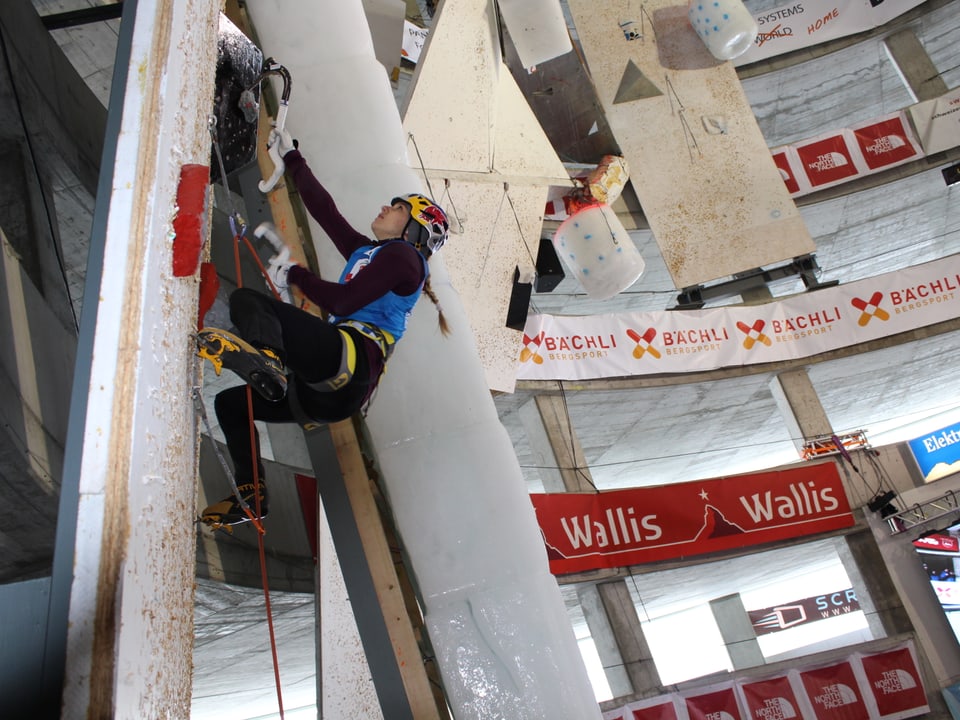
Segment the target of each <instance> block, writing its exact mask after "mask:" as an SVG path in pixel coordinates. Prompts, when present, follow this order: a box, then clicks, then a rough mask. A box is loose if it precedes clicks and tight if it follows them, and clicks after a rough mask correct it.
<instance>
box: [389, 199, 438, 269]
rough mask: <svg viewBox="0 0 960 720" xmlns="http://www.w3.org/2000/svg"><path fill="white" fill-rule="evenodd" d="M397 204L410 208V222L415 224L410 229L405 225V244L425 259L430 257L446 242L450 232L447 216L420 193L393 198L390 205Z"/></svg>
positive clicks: (408, 225) (408, 224)
mask: <svg viewBox="0 0 960 720" xmlns="http://www.w3.org/2000/svg"><path fill="white" fill-rule="evenodd" d="M398 202H402V203H405V204H407V205H409V206H410V220H411V221H412V222H416V223H417V227H411V226H410V223H407V228H406V229H407V242H409V243H411V244H412V245H413V246H414V247H415V248H416V249H417V250H419V251H420V252H421V253H423V255H424V256H425V257H430V255H432V254H433V253H435V252H436V251H437V250H439V249H440V248H441V246H442V245H443V243H444V242H446V239H447V233H448V231H449V230H450V223H448V222H447V214H446V213H445V212H444V211H443V209H442V208H441V207H440V206H439V205H437V204H436V203H435V202H433V200H431V199H430V198H428V197H427V196H426V195H421V194H420V193H410V194H408V195H401V196H399V197H395V198H394V199H393V200H391V201H390V204H391V205H393V204H394V203H398Z"/></svg>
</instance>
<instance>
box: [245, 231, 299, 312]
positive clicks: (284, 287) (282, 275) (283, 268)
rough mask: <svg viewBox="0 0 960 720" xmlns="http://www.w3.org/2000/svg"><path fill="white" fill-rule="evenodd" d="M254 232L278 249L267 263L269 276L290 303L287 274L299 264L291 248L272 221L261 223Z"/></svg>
mask: <svg viewBox="0 0 960 720" xmlns="http://www.w3.org/2000/svg"><path fill="white" fill-rule="evenodd" d="M253 234H254V235H255V236H256V237H258V238H266V240H267V242H269V243H270V245H271V246H273V249H274V250H275V251H276V253H277V254H276V255H274V256H273V257H272V258H270V261H269V262H268V263H267V268H266V272H267V277H268V278H269V280H270V282H271V283H273V287H274V289H275V290H276V291H277V294H278V295H279V296H280V299H281V300H283V301H284V302H286V303H289V302H290V301H291V298H290V282H289V280H288V279H287V275H288V274H289V272H290V268H291V267H293V266H294V265H296V264H297V263H296V262H294V261H293V259H292V258H291V254H290V248H289V247H288V246H287V244H286V243H285V242H283V240H282V239H281V237H280V236H279V235H278V234H277V231H276V228H274V226H273V224H272V223H268V222H265V223H260V224H259V225H258V226H257V229H256V230H254V231H253Z"/></svg>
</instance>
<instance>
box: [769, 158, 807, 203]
mask: <svg viewBox="0 0 960 720" xmlns="http://www.w3.org/2000/svg"><path fill="white" fill-rule="evenodd" d="M773 162H774V163H775V164H776V166H777V170H779V171H780V177H781V178H783V182H784V184H785V185H786V186H787V192H789V193H790V194H791V195H794V194H796V193H798V192H800V183H798V182H797V178H796V177H795V176H794V174H793V168H792V167H790V160H789V159H788V158H787V151H786V150H781V151H780V152H776V153H774V154H773Z"/></svg>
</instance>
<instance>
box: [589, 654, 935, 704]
mask: <svg viewBox="0 0 960 720" xmlns="http://www.w3.org/2000/svg"><path fill="white" fill-rule="evenodd" d="M796 662H797V665H794V666H792V667H790V668H789V669H783V664H782V663H781V670H780V671H779V673H780V674H777V671H772V672H771V674H770V675H767V676H761V677H749V676H748V677H741V678H740V679H738V680H735V681H733V680H732V681H729V682H726V683H721V684H710V685H706V686H704V687H702V688H700V689H698V690H687V691H684V692H682V693H680V692H673V693H668V694H665V695H660V696H657V697H653V698H647V699H645V700H640V701H635V702H632V703H629V704H627V705H623V706H621V707H619V708H617V709H615V710H607V711H606V712H605V713H604V715H603V718H604V720H741V719H742V720H903V719H904V718H909V717H919V716H921V715H924V714H926V713H929V712H930V707H929V705H928V703H927V695H926V691H925V690H924V687H923V682H922V679H921V677H920V672H919V670H918V669H917V661H916V653H915V650H914V647H913V643H912V642H909V641H908V642H904V643H899V644H897V645H894V646H887V647H886V648H885V649H883V650H881V651H879V652H856V651H854V650H853V649H851V652H850V654H849V655H847V656H846V657H842V658H835V659H833V660H831V661H830V662H829V664H817V663H810V664H807V665H804V664H803V661H802V659H798V660H797V661H796ZM791 665H793V664H792V663H791ZM753 670H759V668H753ZM678 710H679V712H678Z"/></svg>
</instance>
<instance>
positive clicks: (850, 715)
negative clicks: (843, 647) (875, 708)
mask: <svg viewBox="0 0 960 720" xmlns="http://www.w3.org/2000/svg"><path fill="white" fill-rule="evenodd" d="M800 682H802V683H803V689H804V690H805V691H806V694H807V698H808V699H809V701H810V704H811V705H812V706H813V713H814V716H815V717H816V719H817V720H868V718H869V717H870V713H869V711H868V710H867V704H866V703H865V702H864V700H863V693H862V692H861V690H860V685H859V683H858V682H857V676H856V674H855V673H854V670H853V665H852V664H851V663H850V661H848V660H845V661H843V662H838V663H834V664H833V665H827V666H826V667H819V668H815V669H812V670H801V671H800Z"/></svg>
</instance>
